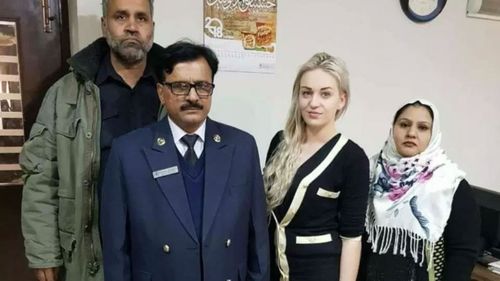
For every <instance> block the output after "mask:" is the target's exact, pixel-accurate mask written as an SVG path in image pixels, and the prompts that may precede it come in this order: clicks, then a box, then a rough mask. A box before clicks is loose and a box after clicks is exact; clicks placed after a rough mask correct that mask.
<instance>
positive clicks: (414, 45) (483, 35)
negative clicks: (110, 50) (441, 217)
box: [72, 0, 500, 191]
mask: <svg viewBox="0 0 500 281" xmlns="http://www.w3.org/2000/svg"><path fill="white" fill-rule="evenodd" d="M278 1H279V2H278V38H277V44H278V53H277V71H276V73H275V74H248V73H231V72H222V73H220V74H218V76H217V77H216V81H215V83H216V84H217V88H216V92H215V94H214V101H213V107H212V112H211V114H210V115H211V117H212V118H213V119H216V120H221V121H223V122H225V123H229V124H233V125H235V126H237V127H240V128H242V129H244V130H247V131H249V132H250V133H252V134H253V135H254V136H255V137H256V139H257V144H258V145H259V150H260V154H261V157H264V156H265V153H266V151H267V148H268V145H269V141H270V139H271V138H272V136H273V134H274V133H275V132H276V131H277V130H279V129H280V128H281V127H283V125H284V120H285V117H286V114H287V109H288V106H289V100H290V94H291V87H292V83H293V80H294V78H295V74H296V71H297V69H298V67H299V65H300V64H302V63H303V62H305V61H306V60H307V59H308V58H309V57H310V56H311V55H312V54H313V53H315V52H318V51H327V52H329V53H331V54H334V55H337V56H340V57H342V58H343V59H344V60H345V61H346V62H347V64H348V67H349V70H350V72H351V89H352V100H351V105H350V108H349V109H348V111H347V114H346V115H345V116H344V117H343V118H342V119H341V121H340V122H339V130H340V131H341V132H343V133H345V134H346V135H347V136H349V137H350V138H351V139H353V140H354V141H356V142H357V143H359V144H360V145H361V146H362V147H364V148H365V151H366V152H367V154H368V155H372V154H374V153H376V152H377V151H378V150H379V149H380V148H381V147H382V144H383V143H384V141H385V139H386V136H387V133H388V130H389V127H390V122H391V119H392V116H393V114H394V112H395V111H396V109H397V108H398V106H399V105H401V104H402V103H403V102H405V101H407V100H409V99H412V98H415V97H423V98H426V99H429V100H431V101H433V102H434V103H435V104H436V105H437V107H438V108H439V109H440V114H441V116H442V122H441V127H442V128H443V129H442V131H443V136H444V137H443V147H444V148H445V149H446V150H447V152H448V155H449V156H450V158H451V159H453V160H454V161H455V162H457V163H458V164H459V165H460V167H461V168H462V169H463V170H465V171H466V172H467V179H468V180H469V182H470V183H471V184H474V185H478V186H482V187H485V188H488V189H494V190H497V191H500V161H498V159H499V158H500V122H499V121H498V120H499V119H500V113H499V112H498V110H497V108H498V106H499V105H500V71H499V70H498V69H499V68H500V51H499V50H500V36H499V35H500V21H488V20H480V19H472V18H467V17H466V16H465V10H466V4H467V3H466V0H460V1H459V0H455V1H448V3H447V5H446V7H445V9H444V10H443V12H442V13H441V15H440V16H439V17H438V18H436V19H435V20H434V21H432V22H430V23H426V24H415V23H413V22H411V21H410V20H408V19H407V18H406V17H405V15H404V14H403V12H402V11H401V9H400V6H399V1H394V0H378V1H362V0H351V1H341V0H312V1H305V2H304V1H297V0H295V1H294V0H278ZM202 5H203V2H202V0H196V1H194V0H183V1H164V0H156V4H155V21H156V42H158V43H160V44H162V45H166V44H170V43H173V42H174V41H175V40H178V39H180V38H186V37H188V38H191V39H193V40H195V41H198V42H202V40H203V33H202V24H203V19H202V17H203V13H202ZM74 6H76V7H75V8H76V9H77V11H76V12H75V14H77V15H78V18H77V19H74V20H73V21H72V23H73V26H76V28H72V30H73V31H75V30H76V32H74V33H73V34H72V35H73V39H72V42H73V46H72V50H73V51H76V50H78V49H80V48H82V47H84V46H85V45H87V44H88V43H89V42H91V41H92V40H93V39H94V38H95V37H97V36H98V35H99V34H100V29H99V17H100V15H101V10H100V1H97V0H85V1H84V0H77V2H76V5H74Z"/></svg>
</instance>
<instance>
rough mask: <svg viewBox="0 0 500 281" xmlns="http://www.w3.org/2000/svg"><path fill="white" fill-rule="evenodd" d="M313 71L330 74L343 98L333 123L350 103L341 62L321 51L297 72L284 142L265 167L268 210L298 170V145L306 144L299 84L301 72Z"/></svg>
mask: <svg viewBox="0 0 500 281" xmlns="http://www.w3.org/2000/svg"><path fill="white" fill-rule="evenodd" d="M315 69H321V70H323V71H325V72H326V73H329V74H331V75H332V76H333V77H334V78H335V80H337V84H338V85H339V92H340V93H343V94H344V95H345V100H346V102H345V106H344V107H343V108H342V109H341V110H339V111H337V112H336V114H335V120H337V119H338V118H339V117H340V116H341V115H342V114H343V113H344V112H345V110H346V109H347V105H348V103H349V100H350V90H349V72H348V71H347V68H346V65H345V63H344V61H343V60H342V59H340V58H338V57H334V56H331V55H329V54H327V53H324V52H321V53H317V54H315V55H314V56H312V58H310V59H309V60H308V61H307V62H306V63H305V64H304V65H302V67H301V68H300V69H299V72H298V73H297V77H296V78H295V82H294V83H293V92H292V103H291V106H290V110H289V111H288V118H287V121H286V125H285V129H284V130H283V140H282V141H281V142H280V144H279V145H278V146H277V147H276V149H275V151H274V153H273V156H272V157H271V158H270V159H269V162H268V165H266V167H265V168H264V185H265V187H266V200H267V209H268V211H271V210H273V209H274V208H276V207H277V206H279V205H280V204H281V203H282V202H283V199H284V198H285V195H286V193H287V192H288V189H289V188H290V185H291V183H292V180H293V177H294V175H295V172H296V171H297V168H298V166H297V157H298V156H299V154H300V145H301V144H302V143H304V142H305V141H306V135H305V130H306V123H305V122H304V119H303V118H302V115H301V113H300V109H299V102H298V99H299V89H300V81H301V79H302V76H303V75H304V73H306V72H308V71H311V70H315Z"/></svg>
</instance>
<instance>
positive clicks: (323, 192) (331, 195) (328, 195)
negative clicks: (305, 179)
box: [316, 187, 340, 199]
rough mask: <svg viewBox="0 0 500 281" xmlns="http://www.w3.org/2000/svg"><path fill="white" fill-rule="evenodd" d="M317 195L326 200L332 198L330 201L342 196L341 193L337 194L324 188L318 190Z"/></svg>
mask: <svg viewBox="0 0 500 281" xmlns="http://www.w3.org/2000/svg"><path fill="white" fill-rule="evenodd" d="M316 195H318V196H320V197H324V198H330V199H336V198H338V197H339V195H340V191H338V192H335V191H330V190H326V189H324V188H321V187H320V188H318V191H317V192H316Z"/></svg>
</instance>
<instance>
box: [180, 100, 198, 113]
mask: <svg viewBox="0 0 500 281" xmlns="http://www.w3.org/2000/svg"><path fill="white" fill-rule="evenodd" d="M192 109H199V110H202V109H203V105H201V104H199V103H196V102H188V103H186V104H183V105H181V111H185V110H192Z"/></svg>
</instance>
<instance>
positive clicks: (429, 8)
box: [400, 0, 446, 22]
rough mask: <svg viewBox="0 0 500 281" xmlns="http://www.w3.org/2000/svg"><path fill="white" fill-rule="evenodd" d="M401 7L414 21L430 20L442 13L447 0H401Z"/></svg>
mask: <svg viewBox="0 0 500 281" xmlns="http://www.w3.org/2000/svg"><path fill="white" fill-rule="evenodd" d="M400 3H401V9H403V11H404V13H405V14H406V16H407V17H408V18H409V19H411V20H412V21H414V22H428V21H430V20H432V19H434V18H435V17H437V16H438V15H439V13H441V11H442V10H443V8H444V5H445V4H446V0H400Z"/></svg>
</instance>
